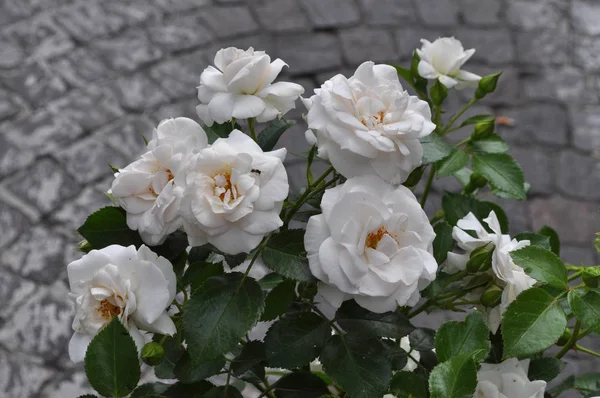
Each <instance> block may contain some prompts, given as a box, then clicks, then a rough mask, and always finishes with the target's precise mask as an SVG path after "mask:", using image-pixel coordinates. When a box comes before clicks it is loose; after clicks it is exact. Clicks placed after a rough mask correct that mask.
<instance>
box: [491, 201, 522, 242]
mask: <svg viewBox="0 0 600 398" xmlns="http://www.w3.org/2000/svg"><path fill="white" fill-rule="evenodd" d="M490 200H491V201H492V202H495V203H497V204H498V205H500V207H502V209H504V212H505V213H506V216H507V217H508V223H509V230H510V233H511V235H515V234H518V233H519V232H525V231H531V221H530V210H529V208H528V204H527V203H528V202H526V201H519V200H514V199H501V198H497V197H495V196H494V197H492V198H490ZM532 217H533V216H531V218H532Z"/></svg>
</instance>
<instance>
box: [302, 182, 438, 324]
mask: <svg viewBox="0 0 600 398" xmlns="http://www.w3.org/2000/svg"><path fill="white" fill-rule="evenodd" d="M321 209H322V211H323V214H320V215H317V216H313V217H311V218H310V220H309V221H308V225H307V227H306V235H305V237H304V245H305V247H306V251H307V253H308V261H309V265H310V270H311V271H312V273H313V275H314V276H315V277H316V278H317V279H319V280H320V281H321V283H320V284H319V293H320V294H321V295H322V296H323V298H324V299H325V300H327V301H328V302H329V303H330V304H331V305H333V306H334V307H339V306H340V305H341V303H342V302H343V301H344V300H350V299H354V300H356V302H357V303H358V304H359V305H360V306H362V307H364V308H366V309H368V310H369V311H373V312H379V313H381V312H386V311H393V310H395V309H396V308H397V307H398V306H404V305H415V304H416V302H417V301H418V300H419V298H420V295H419V291H420V290H421V289H424V288H425V287H426V286H427V285H428V284H429V282H431V281H432V280H434V279H435V273H436V271H437V263H436V261H435V259H434V258H433V256H432V254H431V251H432V242H433V239H434V238H435V233H434V232H433V228H432V227H431V225H430V224H429V221H428V219H427V216H426V215H425V212H424V211H423V209H421V206H420V205H419V202H417V200H416V198H415V196H414V195H413V194H412V192H411V191H410V190H409V189H407V188H405V187H403V186H399V187H393V186H391V185H389V184H387V183H386V182H384V181H383V180H381V179H379V178H376V177H357V178H352V179H349V180H348V181H346V182H345V183H344V184H343V185H341V186H338V187H335V188H332V189H329V190H327V191H326V192H325V194H324V195H323V199H322V201H321Z"/></svg>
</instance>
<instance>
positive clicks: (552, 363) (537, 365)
mask: <svg viewBox="0 0 600 398" xmlns="http://www.w3.org/2000/svg"><path fill="white" fill-rule="evenodd" d="M565 365H566V363H565V362H563V361H561V360H560V359H557V358H553V357H546V358H536V359H532V360H531V362H529V372H528V374H527V376H528V377H529V380H544V381H551V380H553V379H554V378H555V377H556V376H558V375H559V374H560V372H562V370H563V369H564V367H565Z"/></svg>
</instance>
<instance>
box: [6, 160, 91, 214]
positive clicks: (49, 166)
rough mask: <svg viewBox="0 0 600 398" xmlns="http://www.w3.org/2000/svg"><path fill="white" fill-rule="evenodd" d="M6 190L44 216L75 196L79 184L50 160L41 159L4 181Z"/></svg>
mask: <svg viewBox="0 0 600 398" xmlns="http://www.w3.org/2000/svg"><path fill="white" fill-rule="evenodd" d="M5 186H6V188H7V189H8V190H9V191H10V192H12V193H13V194H14V195H16V196H17V197H19V198H21V199H22V200H23V201H25V202H28V203H30V204H32V205H33V206H35V207H36V208H37V209H38V210H40V212H41V213H43V214H46V213H49V212H50V211H52V210H53V209H55V208H57V207H58V206H60V205H61V204H62V203H63V202H64V201H65V200H67V199H70V198H72V197H73V196H75V195H76V194H77V193H78V192H79V190H80V187H79V184H77V182H76V181H75V180H74V179H73V178H72V177H71V176H69V175H68V174H67V173H66V172H65V171H64V170H62V169H61V168H60V166H59V165H58V163H56V162H55V161H53V160H51V159H42V160H40V161H38V162H37V163H36V164H35V165H34V166H33V167H31V168H30V169H28V170H23V171H22V172H20V173H18V174H15V175H14V176H12V177H11V178H9V179H8V180H7V181H6V185H5Z"/></svg>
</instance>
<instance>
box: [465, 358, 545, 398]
mask: <svg viewBox="0 0 600 398" xmlns="http://www.w3.org/2000/svg"><path fill="white" fill-rule="evenodd" d="M528 370H529V359H523V360H522V361H519V360H518V359H516V358H509V359H507V360H506V361H504V362H502V363H499V364H491V363H482V364H481V368H480V369H479V372H477V388H476V390H475V394H473V397H474V398H475V397H477V398H479V397H481V398H544V391H545V390H546V382H545V381H543V380H535V381H530V380H529V378H528V377H527V372H528Z"/></svg>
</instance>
